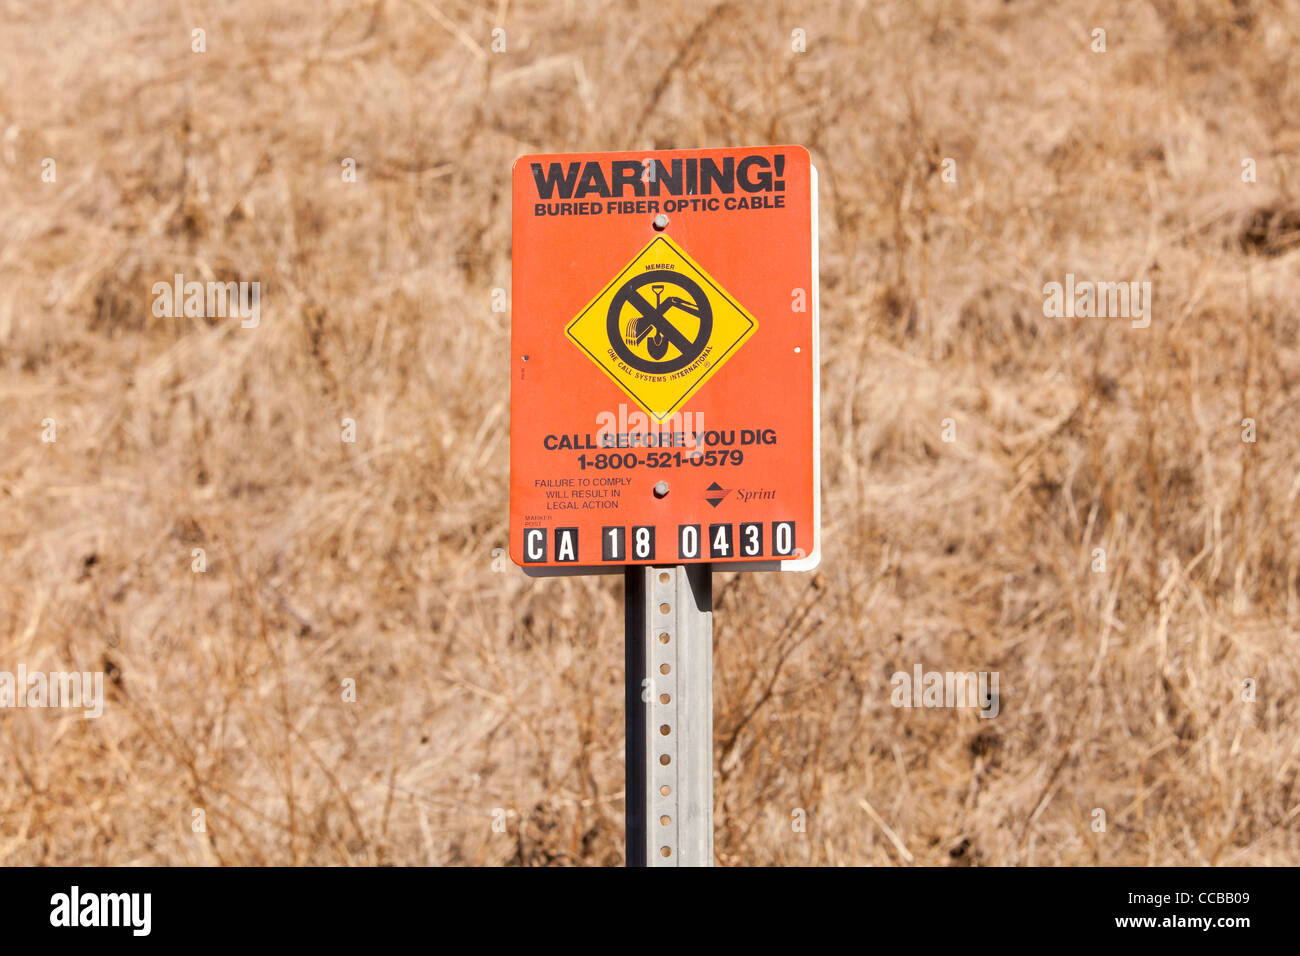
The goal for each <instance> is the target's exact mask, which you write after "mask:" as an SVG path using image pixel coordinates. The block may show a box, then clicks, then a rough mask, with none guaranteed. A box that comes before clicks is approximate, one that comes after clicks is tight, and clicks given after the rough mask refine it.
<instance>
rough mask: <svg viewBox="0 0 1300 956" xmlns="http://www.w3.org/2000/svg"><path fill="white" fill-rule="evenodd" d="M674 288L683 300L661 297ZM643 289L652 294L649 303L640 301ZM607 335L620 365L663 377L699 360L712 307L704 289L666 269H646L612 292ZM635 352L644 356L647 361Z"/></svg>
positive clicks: (709, 329)
mask: <svg viewBox="0 0 1300 956" xmlns="http://www.w3.org/2000/svg"><path fill="white" fill-rule="evenodd" d="M647 287H648V288H647ZM676 289H682V290H683V291H685V292H686V295H687V296H689V299H686V298H683V297H682V296H679V295H675V294H670V295H669V296H668V297H667V298H663V295H664V292H665V291H666V290H674V291H675V290H676ZM647 291H648V292H652V293H654V303H653V304H652V303H651V302H650V301H649V300H648V299H646V292H647ZM629 315H630V316H631V317H630V318H628V319H627V320H626V321H624V317H625V316H629ZM692 325H693V326H694V329H693V330H691V328H690V326H692ZM608 331H609V341H610V344H611V345H613V346H614V351H615V352H617V353H618V355H619V358H621V359H622V360H623V361H624V362H626V363H627V364H628V365H630V366H631V367H632V368H634V369H637V370H639V371H642V372H652V373H658V374H664V375H666V374H668V373H669V372H676V371H679V370H681V369H684V368H686V366H688V365H690V364H691V363H692V362H694V361H695V360H696V359H697V358H699V357H700V353H701V352H703V351H704V347H705V346H706V345H708V344H709V335H710V334H711V333H712V332H713V309H712V308H711V307H710V306H709V300H708V297H706V296H705V294H704V290H703V289H701V288H700V287H699V285H698V284H696V283H695V282H694V281H692V280H691V279H688V278H687V277H686V276H683V275H678V274H677V273H675V272H672V271H670V270H668V269H652V270H650V271H649V272H643V273H641V275H639V276H635V277H633V278H631V279H628V280H627V281H626V282H624V283H623V284H622V285H621V286H619V289H618V291H617V292H615V293H614V301H613V302H611V303H610V304H609V329H608ZM639 351H644V352H645V353H648V355H649V359H645V358H642V357H641V355H640V354H638V352H639Z"/></svg>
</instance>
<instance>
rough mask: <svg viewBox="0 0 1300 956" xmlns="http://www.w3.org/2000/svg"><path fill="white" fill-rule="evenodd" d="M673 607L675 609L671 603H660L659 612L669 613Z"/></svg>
mask: <svg viewBox="0 0 1300 956" xmlns="http://www.w3.org/2000/svg"><path fill="white" fill-rule="evenodd" d="M672 609H673V608H672V605H671V604H660V605H659V613H660V614H667V613H668V612H669V611H671V610H672Z"/></svg>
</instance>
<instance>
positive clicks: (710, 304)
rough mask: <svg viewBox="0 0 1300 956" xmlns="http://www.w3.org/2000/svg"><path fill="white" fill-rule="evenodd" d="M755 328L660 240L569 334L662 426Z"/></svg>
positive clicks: (664, 239) (686, 258)
mask: <svg viewBox="0 0 1300 956" xmlns="http://www.w3.org/2000/svg"><path fill="white" fill-rule="evenodd" d="M756 327H757V323H756V322H755V321H754V319H753V317H752V316H750V315H749V313H747V312H746V311H745V310H744V309H743V308H742V307H741V306H740V305H738V304H737V303H736V302H735V301H734V300H733V299H732V298H731V297H730V296H728V295H727V294H726V293H725V292H724V291H723V290H722V289H720V288H719V287H718V285H717V283H715V282H714V281H713V280H712V279H711V278H710V277H709V275H708V273H706V272H705V271H704V270H703V269H701V268H700V267H699V266H698V265H696V263H694V262H692V261H691V257H690V256H688V255H687V254H686V253H685V252H683V251H682V249H681V248H680V247H679V246H678V245H677V244H676V243H674V242H673V241H672V240H671V239H669V238H667V237H666V236H656V237H655V238H654V239H652V240H651V241H650V243H649V245H647V246H646V247H645V248H644V249H642V250H641V252H640V253H639V254H638V255H637V257H636V258H635V259H633V260H632V262H631V263H630V264H629V265H628V267H627V268H626V269H624V270H623V271H622V272H620V273H619V274H618V275H617V276H616V277H615V278H614V281H612V282H611V283H610V284H609V285H608V286H606V287H605V289H604V291H603V292H601V293H600V295H598V296H596V298H595V299H594V300H592V301H591V302H590V303H589V304H588V305H587V307H586V308H585V309H583V310H582V312H581V313H580V314H579V315H578V317H577V318H576V319H574V320H573V322H572V323H571V324H570V325H569V327H568V329H567V330H566V333H567V335H568V336H569V338H570V339H571V340H572V341H573V343H574V344H575V345H577V346H578V347H579V348H581V349H582V350H583V351H584V352H585V353H586V354H587V355H589V356H590V357H591V360H592V361H593V362H595V363H596V364H597V365H599V366H600V367H601V368H602V369H603V370H604V371H605V374H606V375H608V376H609V377H610V378H611V379H613V380H614V382H615V383H616V384H617V385H618V387H619V388H621V389H623V391H625V392H626V393H627V394H628V395H629V396H631V397H632V398H633V399H635V400H636V402H637V404H639V405H640V406H641V407H642V408H644V409H645V410H646V411H647V412H649V413H650V414H651V415H652V416H654V418H655V419H656V420H659V421H662V420H663V419H665V418H667V417H668V416H669V415H670V414H672V413H673V411H675V410H676V409H677V408H678V407H680V406H681V404H682V403H683V402H685V401H686V400H687V399H688V398H690V396H691V395H692V394H694V393H695V391H696V390H697V389H699V388H700V386H702V385H703V384H704V383H705V382H707V381H708V380H709V376H710V375H712V374H713V373H714V372H715V371H716V370H717V369H718V368H720V367H721V366H722V363H723V362H725V361H726V360H727V358H728V357H729V356H731V355H732V354H733V353H734V352H735V351H736V349H738V348H739V347H740V346H741V344H742V343H743V342H744V341H745V340H746V339H747V338H749V336H750V335H752V334H753V332H754V329H755V328H756Z"/></svg>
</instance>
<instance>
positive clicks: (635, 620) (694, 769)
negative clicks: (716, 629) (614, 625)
mask: <svg viewBox="0 0 1300 956" xmlns="http://www.w3.org/2000/svg"><path fill="white" fill-rule="evenodd" d="M624 581H625V585H626V593H625V596H624V601H625V605H626V608H625V614H626V626H625V631H626V643H625V651H624V653H625V658H626V673H627V691H626V697H625V714H626V729H627V865H628V866H712V865H713V578H712V572H711V570H710V568H709V566H708V565H707V564H692V565H677V566H675V567H658V568H655V567H629V568H628V569H627V571H626V572H625V574H624Z"/></svg>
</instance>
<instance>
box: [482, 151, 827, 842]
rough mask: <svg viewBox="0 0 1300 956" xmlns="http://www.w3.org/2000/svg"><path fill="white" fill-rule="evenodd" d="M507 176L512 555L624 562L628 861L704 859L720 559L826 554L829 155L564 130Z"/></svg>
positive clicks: (537, 564)
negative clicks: (626, 144) (820, 237)
mask: <svg viewBox="0 0 1300 956" xmlns="http://www.w3.org/2000/svg"><path fill="white" fill-rule="evenodd" d="M511 181H512V187H511V196H512V212H511V223H512V225H511V239H512V253H511V318H510V351H509V357H508V362H503V368H504V367H507V366H508V368H509V375H510V549H509V550H510V558H511V560H512V561H514V562H515V563H516V564H518V565H519V566H520V567H522V568H523V569H524V571H525V572H526V573H528V574H530V575H533V576H535V577H549V576H552V575H565V574H618V573H622V574H623V575H624V580H625V582H626V594H625V596H626V602H627V606H626V611H625V614H626V632H627V634H626V638H627V644H626V659H627V661H626V662H627V675H626V680H627V691H626V723H627V744H626V747H627V750H626V757H627V862H628V865H630V866H711V865H712V864H713V603H712V600H713V595H712V579H711V574H712V572H713V571H714V570H715V569H716V570H722V571H777V570H780V571H810V570H812V569H813V568H815V567H816V566H817V564H818V562H819V560H820V559H821V481H820V475H821V461H820V459H821V439H820V432H819V421H820V417H821V416H820V374H821V373H820V346H819V344H818V308H819V305H818V303H819V293H818V277H817V169H816V167H815V166H813V164H812V157H811V156H810V155H809V154H808V150H806V149H804V148H803V147H802V146H795V145H786V146H754V147H729V148H724V149H670V150H656V151H651V152H649V153H643V152H614V153H560V154H541V155H529V156H521V157H519V158H518V159H517V160H516V161H515V164H514V167H513V170H512V172H511ZM503 358H504V356H503Z"/></svg>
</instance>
